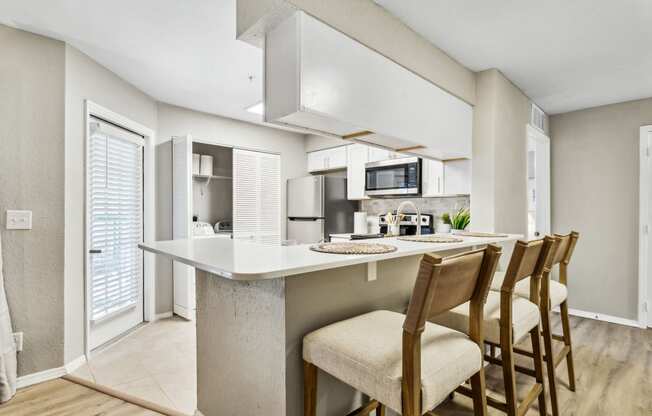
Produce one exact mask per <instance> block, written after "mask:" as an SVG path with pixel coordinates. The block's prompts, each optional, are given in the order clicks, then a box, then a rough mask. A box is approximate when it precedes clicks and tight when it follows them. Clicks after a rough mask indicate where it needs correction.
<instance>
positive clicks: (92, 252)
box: [88, 248, 102, 254]
mask: <svg viewBox="0 0 652 416" xmlns="http://www.w3.org/2000/svg"><path fill="white" fill-rule="evenodd" d="M88 252H89V253H90V254H102V250H100V249H96V248H92V249H90V250H88Z"/></svg>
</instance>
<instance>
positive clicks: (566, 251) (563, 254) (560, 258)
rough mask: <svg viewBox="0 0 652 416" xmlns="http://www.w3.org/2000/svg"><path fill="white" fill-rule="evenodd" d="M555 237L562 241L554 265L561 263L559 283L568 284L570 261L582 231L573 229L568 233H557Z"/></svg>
mask: <svg viewBox="0 0 652 416" xmlns="http://www.w3.org/2000/svg"><path fill="white" fill-rule="evenodd" d="M555 237H557V238H559V240H560V242H559V247H558V248H557V252H556V253H555V258H554V260H553V262H552V265H553V266H554V265H557V264H559V283H561V284H563V285H566V284H567V282H568V273H567V268H568V263H570V259H571V257H572V256H573V252H574V251H575V245H577V240H578V239H579V238H580V233H578V232H577V231H571V232H570V233H569V234H566V235H561V234H555Z"/></svg>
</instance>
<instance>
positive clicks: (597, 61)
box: [0, 0, 652, 122]
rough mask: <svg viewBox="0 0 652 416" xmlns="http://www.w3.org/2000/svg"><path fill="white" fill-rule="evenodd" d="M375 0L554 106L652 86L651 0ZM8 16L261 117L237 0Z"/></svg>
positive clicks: (146, 82)
mask: <svg viewBox="0 0 652 416" xmlns="http://www.w3.org/2000/svg"><path fill="white" fill-rule="evenodd" d="M375 1H376V2H377V3H379V4H381V5H382V6H383V7H385V8H387V9H388V10H389V11H390V12H391V13H393V14H394V15H396V16H397V17H399V18H400V19H401V20H403V21H404V22H405V23H406V24H408V25H409V26H410V27H412V28H413V29H414V30H416V31H417V32H419V33H420V34H422V35H423V36H424V37H426V38H427V39H429V40H430V41H431V42H433V43H434V44H436V45H438V46H439V47H440V48H442V49H443V50H445V51H446V52H447V53H449V54H450V55H451V56H452V57H454V58H455V59H457V60H458V61H459V62H461V63H462V64H463V65H465V66H467V67H469V68H470V69H472V70H474V71H479V70H483V69H487V68H498V69H500V70H501V71H502V72H503V73H505V75H507V76H508V77H509V78H510V79H511V80H512V81H513V82H514V83H515V84H516V85H518V86H519V87H520V88H521V89H522V90H523V91H524V92H525V93H526V94H527V95H528V96H529V97H531V98H532V99H533V100H534V101H535V102H536V103H538V104H539V105H541V106H542V107H543V109H544V110H545V111H546V112H548V113H550V114H554V113H559V112H565V111H570V110H575V109H580V108H586V107H592V106H596V105H601V104H607V103H613V102H620V101H626V100H631V99H636V98H644V97H651V96H652V53H651V52H650V45H652V1H650V0H618V1H607V0H602V1H599V2H596V1H595V0H574V1H568V0H539V1H536V2H535V1H531V0H511V1H510V0H456V1H448V0H410V1H405V0H375ZM0 22H1V23H4V24H8V25H10V26H14V27H17V28H20V29H24V30H28V31H32V32H35V33H39V34H43V35H46V36H50V37H54V38H57V39H61V40H64V41H66V42H68V43H69V44H71V45H73V46H75V47H76V48H78V49H80V50H82V51H83V52H84V53H86V54H88V55H89V56H91V57H92V58H93V59H95V60H97V61H98V62H99V63H101V64H102V65H104V66H105V67H107V68H109V69H110V70H112V71H113V72H115V73H116V74H118V75H119V76H120V77H122V78H124V79H126V80H127V81H129V82H130V83H132V84H133V85H135V86H136V87H138V88H140V89H141V90H143V91H144V92H146V93H147V94H149V95H151V96H152V97H154V98H155V99H157V100H160V101H163V102H167V103H171V104H176V105H179V106H183V107H188V108H192V109H195V110H199V111H205V112H208V113H214V114H220V115H225V116H228V117H233V118H238V119H242V120H247V121H252V122H260V120H261V117H260V116H257V115H254V114H250V113H248V112H246V111H244V109H245V108H246V107H248V106H249V105H251V104H254V103H256V102H258V101H260V100H261V99H262V51H261V50H260V49H257V48H255V47H253V46H251V45H249V44H247V43H244V42H240V41H237V40H235V0H185V1H181V0H137V1H134V0H111V1H87V0H48V1H42V0H2V1H1V2H0ZM250 76H252V80H250V79H249V77H250Z"/></svg>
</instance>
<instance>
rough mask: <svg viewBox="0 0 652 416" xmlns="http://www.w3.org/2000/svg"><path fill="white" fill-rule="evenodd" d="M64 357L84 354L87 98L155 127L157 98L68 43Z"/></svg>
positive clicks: (72, 358)
mask: <svg viewBox="0 0 652 416" xmlns="http://www.w3.org/2000/svg"><path fill="white" fill-rule="evenodd" d="M65 88H66V102H65V107H66V109H65V113H66V116H65V119H66V142H65V191H64V192H65V204H66V205H65V295H64V296H65V300H66V302H65V362H70V361H72V360H74V359H75V358H77V357H79V356H81V355H82V354H84V328H85V322H84V317H85V315H84V290H85V287H84V238H85V231H84V206H85V205H84V204H85V188H84V186H85V185H84V184H85V170H84V169H85V168H84V161H85V159H86V154H85V149H86V147H85V141H86V137H85V136H86V134H85V131H86V130H85V111H86V110H85V100H86V99H88V100H91V101H93V102H95V103H96V104H99V105H101V106H103V107H105V108H108V109H109V110H111V111H113V112H116V113H118V114H121V115H123V116H126V117H128V118H130V119H132V120H134V121H136V122H138V123H140V124H142V125H144V126H147V127H149V128H151V129H154V130H155V129H156V102H155V101H154V100H153V99H152V98H150V97H149V96H147V95H145V94H144V93H142V92H140V91H139V90H138V89H136V88H135V87H133V86H132V85H131V84H128V83H127V82H125V81H123V80H122V79H121V78H119V77H118V76H117V75H115V74H114V73H113V72H111V71H109V70H107V69H106V68H104V67H103V66H101V65H99V64H98V63H97V62H95V61H93V60H92V59H91V58H89V57H88V56H86V55H84V54H83V53H82V52H80V51H79V50H77V49H75V48H74V47H72V46H70V45H66V82H65Z"/></svg>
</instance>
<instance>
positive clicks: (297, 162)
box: [156, 103, 307, 313]
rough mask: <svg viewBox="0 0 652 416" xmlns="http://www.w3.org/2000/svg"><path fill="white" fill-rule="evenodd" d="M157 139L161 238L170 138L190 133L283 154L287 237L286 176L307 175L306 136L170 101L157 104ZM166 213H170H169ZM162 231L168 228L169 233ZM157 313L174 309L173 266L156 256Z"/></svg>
mask: <svg viewBox="0 0 652 416" xmlns="http://www.w3.org/2000/svg"><path fill="white" fill-rule="evenodd" d="M157 133H158V139H159V143H161V144H160V145H159V146H158V149H157V153H158V161H159V164H158V165H157V177H158V179H157V201H158V204H157V207H156V210H157V212H158V213H159V215H158V216H157V229H158V235H157V237H158V238H159V239H171V238H172V234H171V230H172V227H171V223H172V216H171V209H170V205H171V204H172V194H171V190H172V182H171V181H172V176H171V175H170V171H171V166H170V165H169V164H168V165H166V164H165V163H164V162H165V161H168V163H170V164H171V159H168V155H170V157H171V152H170V148H169V143H166V142H169V140H170V139H171V138H172V137H173V136H184V135H186V134H190V135H191V136H192V138H193V140H197V141H201V142H205V143H215V144H223V145H229V146H237V147H241V148H247V149H252V150H261V151H268V152H275V153H280V155H281V201H282V206H281V218H282V223H281V224H282V228H281V229H282V232H283V238H285V218H286V209H285V205H286V196H285V183H286V181H287V179H290V178H296V177H300V176H304V175H307V170H306V150H305V147H304V135H302V134H298V133H292V132H288V131H285V130H280V129H275V128H271V127H265V126H262V125H256V124H251V123H245V122H243V121H238V120H234V119H230V118H225V117H219V116H215V115H211V114H206V113H200V112H197V111H192V110H188V109H185V108H181V107H176V106H173V105H169V104H163V103H159V104H158V132H157ZM166 214H167V215H166ZM163 230H168V232H167V233H165V232H163ZM157 257H159V258H160V259H159V260H157V267H156V272H157V287H158V288H160V290H161V291H160V292H158V293H157V305H156V311H157V313H162V312H167V311H171V310H172V271H171V269H172V265H171V262H170V261H169V260H166V259H163V258H162V257H161V256H157Z"/></svg>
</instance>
